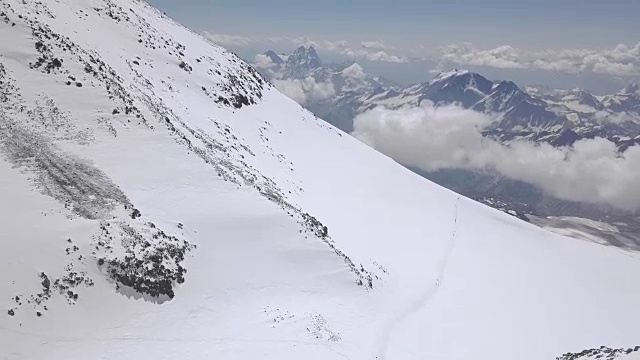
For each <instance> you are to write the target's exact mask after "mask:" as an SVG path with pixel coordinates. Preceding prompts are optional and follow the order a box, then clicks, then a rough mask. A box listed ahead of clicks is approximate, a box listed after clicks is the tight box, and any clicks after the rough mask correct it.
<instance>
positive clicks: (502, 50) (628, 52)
mask: <svg viewBox="0 0 640 360" xmlns="http://www.w3.org/2000/svg"><path fill="white" fill-rule="evenodd" d="M437 59H439V60H440V61H441V63H442V64H444V63H447V62H449V63H454V64H461V65H472V66H487V67H493V68H500V69H538V70H546V71H557V72H567V73H581V72H590V73H596V74H606V75H616V76H638V75H640V42H638V44H636V45H635V46H633V47H629V46H627V45H625V44H618V45H616V46H615V47H614V48H613V49H604V50H590V49H569V50H561V51H555V50H544V51H538V52H526V51H521V50H516V49H514V48H513V47H511V46H508V45H502V46H498V47H496V48H494V49H489V50H480V49H477V48H475V47H473V46H472V45H471V44H463V45H448V46H444V47H442V48H441V50H440V54H439V55H438V56H437ZM441 66H442V65H441Z"/></svg>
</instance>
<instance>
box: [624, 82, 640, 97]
mask: <svg viewBox="0 0 640 360" xmlns="http://www.w3.org/2000/svg"><path fill="white" fill-rule="evenodd" d="M620 93H622V94H629V95H640V85H638V83H637V82H632V83H630V84H629V85H627V86H625V87H624V89H622V90H621V91H620Z"/></svg>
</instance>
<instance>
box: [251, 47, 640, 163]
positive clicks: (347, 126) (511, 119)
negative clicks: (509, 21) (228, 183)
mask: <svg viewBox="0 0 640 360" xmlns="http://www.w3.org/2000/svg"><path fill="white" fill-rule="evenodd" d="M264 55H266V56H268V57H269V58H270V59H271V61H272V63H273V66H272V67H271V68H270V69H269V71H264V69H263V70H262V73H263V75H265V76H266V77H267V78H268V79H271V80H276V79H279V80H292V79H308V78H313V79H314V80H315V81H316V82H318V83H329V84H331V85H332V86H333V88H334V90H335V96H332V97H330V98H325V99H318V100H315V101H312V102H308V103H306V104H305V106H306V107H307V108H309V109H310V110H312V111H314V112H315V113H316V114H317V115H318V116H320V117H321V118H323V119H325V120H326V121H328V122H329V123H331V124H333V125H335V126H337V127H338V128H340V129H342V130H345V131H347V132H351V131H353V118H354V117H355V116H356V115H358V114H360V113H362V112H364V111H367V110H369V109H371V108H373V107H376V106H385V107H387V108H390V109H395V108H400V107H402V106H419V105H420V104H422V103H423V102H425V101H431V102H433V103H434V104H436V105H448V104H458V105H460V106H462V107H464V108H467V109H472V110H476V111H480V112H484V113H491V114H496V115H498V118H499V119H500V120H499V121H498V122H496V123H495V124H493V125H492V126H491V127H489V128H487V129H486V131H485V133H486V135H487V136H491V137H494V138H497V139H500V140H501V141H503V142H508V141H511V140H514V139H527V140H530V141H534V142H548V143H551V144H552V145H554V146H565V145H571V144H573V143H574V142H575V141H577V140H579V139H584V138H594V137H602V138H606V139H609V140H611V141H613V142H614V143H616V144H617V145H618V147H619V148H620V149H621V150H622V151H624V150H625V149H626V148H628V147H629V146H631V145H634V144H640V90H639V87H638V84H635V83H632V84H630V85H629V86H627V87H625V88H624V89H622V90H620V91H619V92H618V93H615V94H610V95H605V96H596V95H593V94H592V93H590V92H589V91H587V90H584V89H572V90H554V89H549V88H547V87H544V86H527V87H524V89H523V88H520V87H519V86H518V85H516V84H515V83H514V82H512V81H508V80H502V81H492V80H489V79H487V78H485V77H484V76H482V75H480V74H478V73H474V72H470V71H467V70H459V69H454V70H451V71H447V72H442V73H440V74H438V75H437V76H436V77H434V78H433V79H432V80H431V81H428V82H422V83H417V84H414V85H410V86H400V85H397V84H395V83H393V82H392V81H390V80H387V79H384V78H382V77H376V76H371V75H369V74H366V73H364V72H363V71H362V69H361V68H360V67H359V66H358V65H357V64H353V63H342V64H323V62H322V60H321V59H320V57H319V56H318V53H317V52H316V50H315V49H314V48H313V47H308V48H307V47H299V48H298V49H296V50H295V51H294V52H293V53H292V54H290V55H288V56H286V55H278V54H276V53H275V52H273V51H268V52H266V53H265V54H264ZM354 67H356V68H357V70H358V71H353V70H354Z"/></svg>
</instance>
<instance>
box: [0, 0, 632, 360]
mask: <svg viewBox="0 0 640 360" xmlns="http://www.w3.org/2000/svg"><path fill="white" fill-rule="evenodd" d="M0 5H1V6H2V9H1V10H0V12H1V14H0V18H1V19H3V21H1V22H0V34H1V37H2V39H3V40H2V41H1V42H0V99H2V103H1V107H0V109H1V110H0V173H1V174H2V176H1V177H0V198H1V199H3V204H4V206H3V207H2V211H1V213H0V219H1V221H2V226H1V227H0V239H2V240H1V241H2V251H1V252H0V273H1V274H2V277H0V308H1V309H2V314H1V316H0V358H2V359H87V358H91V359H116V358H117V359H176V358H179V359H203V358H221V359H230V360H233V359H399V358H400V359H424V358H457V359H514V358H518V359H524V360H528V359H531V360H540V359H554V358H557V357H559V356H565V358H577V357H572V356H573V355H571V354H574V353H575V354H584V355H585V356H591V355H594V356H597V355H596V353H594V352H592V351H591V350H590V349H597V348H599V347H600V346H601V345H602V344H606V346H608V347H611V348H614V349H618V348H623V349H629V348H631V350H632V351H631V352H629V354H627V350H625V351H624V352H617V351H616V352H615V355H616V356H617V355H622V354H623V353H624V355H625V356H627V358H630V356H635V354H637V351H635V350H637V348H634V347H635V346H636V345H637V344H638V343H639V342H640V339H638V334H640V313H639V312H638V311H636V309H637V304H638V302H639V301H640V280H638V278H637V276H636V274H637V273H638V272H639V271H640V258H638V256H637V254H636V253H632V252H628V251H625V250H622V249H616V248H607V247H604V246H602V245H600V244H595V243H592V242H586V241H581V240H575V239H570V238H567V237H563V236H559V235H554V234H552V233H550V232H547V231H545V230H542V229H540V228H537V227H534V226H532V225H530V224H527V223H525V222H521V221H519V220H517V219H515V218H513V217H510V216H507V215H505V214H503V213H501V212H499V211H496V210H494V209H491V208H489V207H486V206H483V205H481V204H478V203H476V202H474V201H471V200H469V199H467V198H464V197H461V196H459V195H457V194H455V193H453V192H450V191H448V190H446V189H443V188H441V187H440V186H437V185H435V184H433V183H431V182H429V181H426V180H425V179H423V178H421V177H419V176H417V175H415V174H413V173H412V172H410V171H408V170H406V169H405V168H403V167H402V166H400V165H399V164H397V163H396V162H394V161H392V160H391V159H389V158H387V157H385V156H383V155H381V154H379V153H377V152H376V151H374V150H372V149H371V148H369V147H367V146H365V145H364V144H362V143H360V142H358V141H357V140H356V139H354V138H352V137H350V136H347V135H346V134H344V133H343V132H341V131H339V130H337V129H336V128H334V127H332V126H330V125H328V124H326V123H325V122H323V121H322V120H320V119H318V118H316V117H315V116H314V115H313V114H312V113H310V112H308V111H307V110H305V109H303V108H302V107H300V106H299V105H298V104H296V103H294V102H293V101H292V100H290V99H289V98H287V97H286V96H284V95H283V94H281V93H280V92H279V91H278V90H276V89H275V88H274V87H273V86H271V85H270V84H269V83H268V82H266V81H264V80H263V79H262V77H261V76H260V75H259V74H258V73H257V72H256V71H255V70H254V69H253V68H252V67H251V66H249V65H247V64H246V63H245V62H244V61H242V60H240V59H239V58H238V57H236V56H235V55H233V54H232V53H230V52H228V51H226V50H224V49H222V48H220V47H218V46H215V45H213V44H210V43H209V42H208V41H207V40H205V39H204V38H203V37H201V36H200V35H197V34H194V33H193V32H191V31H190V30H188V29H186V28H184V27H182V26H181V25H179V24H177V23H175V22H173V21H172V20H170V19H168V18H167V17H165V16H164V15H162V14H161V13H160V12H158V11H157V10H155V9H153V8H152V7H150V6H149V5H148V4H146V3H144V2H142V1H136V0H59V1H51V2H46V3H45V2H41V1H32V0H3V1H2V2H1V3H0ZM583 349H584V350H585V352H582V351H583ZM634 349H635V350H634ZM603 353H607V354H608V353H609V352H607V351H603ZM563 354H565V355H563ZM576 356H577V355H576ZM580 356H582V355H580ZM607 356H608V355H607Z"/></svg>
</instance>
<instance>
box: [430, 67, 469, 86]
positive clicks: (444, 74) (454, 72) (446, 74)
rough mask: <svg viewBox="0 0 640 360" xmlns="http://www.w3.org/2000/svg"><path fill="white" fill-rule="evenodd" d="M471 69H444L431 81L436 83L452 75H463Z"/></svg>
mask: <svg viewBox="0 0 640 360" xmlns="http://www.w3.org/2000/svg"><path fill="white" fill-rule="evenodd" d="M469 73H470V71H469V70H461V69H451V70H449V71H442V72H440V73H439V74H438V75H436V76H434V78H433V79H431V81H430V82H432V83H435V82H438V81H443V80H446V79H449V78H452V77H457V76H462V75H467V74H469Z"/></svg>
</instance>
